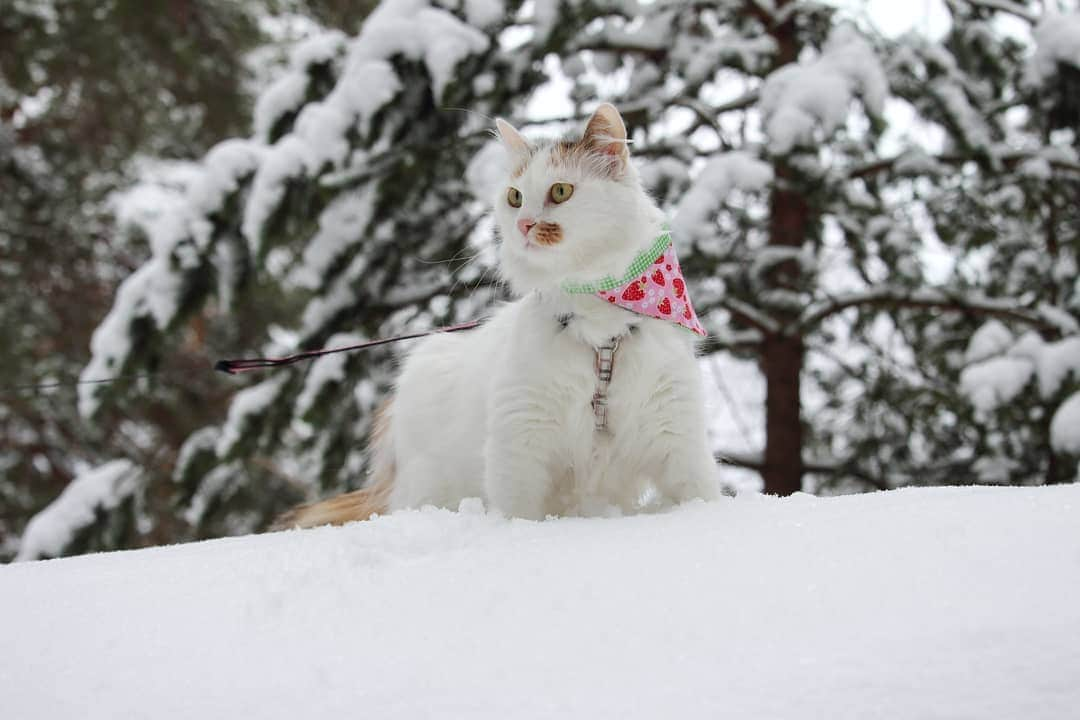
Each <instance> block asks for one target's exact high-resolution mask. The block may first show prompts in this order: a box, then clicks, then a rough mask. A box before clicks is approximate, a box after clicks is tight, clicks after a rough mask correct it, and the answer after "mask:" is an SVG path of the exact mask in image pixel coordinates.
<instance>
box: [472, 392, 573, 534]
mask: <svg viewBox="0 0 1080 720" xmlns="http://www.w3.org/2000/svg"><path fill="white" fill-rule="evenodd" d="M515 405H516V407H514V408H513V409H512V410H511V409H509V408H504V409H503V411H502V412H499V413H496V414H495V415H494V416H493V417H492V422H491V423H490V426H489V431H488V437H487V442H486V445H485V448H484V491H485V494H486V495H487V500H488V502H489V504H490V505H491V506H492V507H493V508H495V509H496V510H499V511H500V512H502V513H505V514H506V515H508V516H510V517H520V518H527V519H530V520H543V519H544V518H545V517H546V516H547V515H548V514H549V512H551V501H552V495H553V492H554V485H555V482H554V478H553V476H552V474H551V467H552V458H553V456H554V455H555V454H556V448H555V445H556V434H557V433H556V429H555V427H554V426H553V423H552V421H551V412H550V410H548V409H545V408H542V407H540V405H539V404H529V403H521V402H518V403H515Z"/></svg>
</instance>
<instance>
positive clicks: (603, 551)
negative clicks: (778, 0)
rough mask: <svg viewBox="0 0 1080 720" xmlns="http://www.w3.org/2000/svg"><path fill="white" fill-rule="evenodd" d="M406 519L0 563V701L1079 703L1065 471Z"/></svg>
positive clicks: (176, 714) (383, 706)
mask: <svg viewBox="0 0 1080 720" xmlns="http://www.w3.org/2000/svg"><path fill="white" fill-rule="evenodd" d="M462 509H463V512H461V513H453V512H448V511H436V510H421V511H414V512H402V513H398V514H395V515H392V516H389V517H383V518H378V519H376V520H374V521H371V522H366V523H357V524H353V525H351V526H348V527H344V528H321V529H316V530H310V531H294V532H286V533H278V534H273V535H264V536H252V537H244V538H232V539H225V540H214V541H209V542H203V543H198V544H192V545H184V546H173V547H165V548H155V549H149V550H139V551H132V552H122V553H111V554H99V555H90V556H83V557H77V558H71V559H66V560H57V561H50V562H41V563H22V564H16V565H11V566H4V567H0V618H2V619H0V636H2V637H3V638H4V640H5V644H6V647H8V648H10V649H12V651H9V652H6V653H3V654H0V686H2V687H3V688H4V692H3V693H2V694H0V716H2V717H10V718H16V717H17V718H20V719H24V720H34V719H35V718H57V717H76V716H77V717H80V718H87V719H93V718H115V717H140V716H143V715H145V714H146V712H147V708H153V712H152V714H153V716H154V717H155V718H161V719H164V720H168V718H185V719H186V718H191V717H222V718H224V717H259V718H265V719H267V720H272V719H274V718H293V717H334V716H346V717H347V716H352V715H357V714H362V715H363V716H365V717H378V718H417V717H458V718H507V717H513V718H519V719H527V718H549V717H566V718H604V717H619V718H660V717H678V718H716V717H731V718H756V719H760V720H768V719H773V718H775V719H779V718H813V717H829V718H838V719H842V718H860V719H862V718H875V719H888V718H896V719H898V720H900V719H903V720H907V719H908V718H928V717H948V718H971V719H972V720H974V719H976V718H980V719H981V718H1025V719H1028V720H1040V719H1042V718H1046V719H1047V720H1049V719H1051V718H1053V719H1057V718H1064V717H1070V716H1071V715H1072V714H1073V713H1074V711H1075V708H1076V706H1077V704H1078V703H1080V684H1077V683H1076V678H1077V676H1078V675H1080V646H1078V645H1077V643H1076V638H1077V637H1078V636H1080V604H1078V603H1076V601H1075V593H1073V592H1072V590H1073V589H1075V588H1077V587H1080V563H1078V562H1077V561H1076V560H1077V558H1080V534H1078V533H1077V532H1076V528H1077V526H1078V524H1080V486H1077V485H1072V486H1057V487H1044V488H935V489H912V490H902V491H894V492H889V493H878V494H872V495H861V496H847V497H839V498H815V497H811V496H806V495H796V496H793V497H790V498H787V499H777V498H773V497H767V496H761V495H752V494H751V495H744V496H740V497H738V498H734V499H724V500H721V501H717V502H714V503H708V504H705V503H697V504H691V505H688V506H684V507H682V508H679V509H677V510H675V511H672V512H669V513H665V514H659V515H647V516H637V517H629V518H617V519H562V520H551V521H547V522H542V523H534V522H526V521H518V520H514V521H510V520H505V519H501V518H498V517H495V516H493V515H490V514H485V513H483V511H482V509H481V508H480V506H479V503H478V502H477V501H470V502H466V503H464V504H463V507H462Z"/></svg>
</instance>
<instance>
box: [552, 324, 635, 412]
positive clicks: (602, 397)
mask: <svg viewBox="0 0 1080 720" xmlns="http://www.w3.org/2000/svg"><path fill="white" fill-rule="evenodd" d="M573 319H574V314H573V313H566V314H564V315H558V316H556V318H555V322H557V323H559V327H560V328H561V329H563V330H565V329H566V328H567V327H568V326H569V325H570V321H571V320H573ZM636 329H637V325H628V326H627V328H626V331H625V332H623V333H622V334H620V335H614V336H612V337H610V338H608V340H607V342H605V343H604V344H603V345H601V346H599V347H594V348H593V369H594V371H595V372H596V390H594V391H593V395H592V399H591V400H590V401H589V406H590V407H591V408H592V411H593V429H594V430H595V431H596V432H600V433H607V432H611V431H610V429H609V428H608V404H607V400H608V387H609V386H610V385H611V374H612V372H613V371H614V370H615V354H616V353H617V352H618V351H619V342H620V341H621V340H622V339H623V337H625V336H626V335H628V334H629V333H632V332H633V331H634V330H636Z"/></svg>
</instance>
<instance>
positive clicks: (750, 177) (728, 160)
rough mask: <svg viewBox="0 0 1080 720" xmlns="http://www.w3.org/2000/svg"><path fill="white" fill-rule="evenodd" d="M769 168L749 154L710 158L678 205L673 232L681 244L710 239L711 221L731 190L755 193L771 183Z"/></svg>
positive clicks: (770, 170)
mask: <svg viewBox="0 0 1080 720" xmlns="http://www.w3.org/2000/svg"><path fill="white" fill-rule="evenodd" d="M772 179H773V171H772V166H770V165H769V164H768V163H766V162H763V161H762V160H760V159H758V158H757V157H755V156H754V155H752V154H751V153H747V152H742V151H736V152H727V153H721V154H718V155H715V156H713V157H711V158H709V161H708V162H707V163H705V166H704V167H703V168H702V169H701V172H700V173H699V174H698V176H697V177H696V178H695V179H694V184H693V186H692V187H691V188H690V191H689V192H687V193H686V195H685V196H684V197H683V199H682V202H680V203H679V208H678V211H677V212H676V215H675V219H674V220H673V222H672V229H673V230H674V232H675V235H676V237H678V238H680V242H686V243H688V244H689V243H690V242H693V241H695V240H698V239H701V238H710V237H713V236H714V235H715V234H716V232H715V229H714V228H713V227H712V225H711V222H710V220H711V218H712V217H713V215H715V213H716V212H717V211H718V210H719V209H720V208H721V207H722V206H723V204H724V202H725V201H726V200H727V196H728V195H729V194H730V193H731V192H732V191H734V190H742V191H745V192H756V191H758V190H762V189H764V188H765V187H766V186H767V185H768V184H769V183H771V182H772Z"/></svg>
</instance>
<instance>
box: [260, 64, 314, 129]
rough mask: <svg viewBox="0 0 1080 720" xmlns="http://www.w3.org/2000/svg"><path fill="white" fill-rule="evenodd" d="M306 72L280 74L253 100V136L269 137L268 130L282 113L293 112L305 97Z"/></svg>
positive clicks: (306, 85)
mask: <svg viewBox="0 0 1080 720" xmlns="http://www.w3.org/2000/svg"><path fill="white" fill-rule="evenodd" d="M307 87H308V76H307V73H306V72H297V71H292V72H289V73H286V74H285V75H282V76H281V77H280V78H278V79H277V80H275V81H274V83H273V84H272V85H270V87H268V88H267V89H266V90H264V91H263V92H262V93H260V95H259V97H258V99H257V100H256V101H255V136H256V137H258V138H260V139H262V140H264V141H265V140H269V139H270V131H271V130H272V129H273V127H274V124H275V123H276V122H277V121H278V119H280V118H281V117H282V116H283V115H286V114H288V113H290V112H295V111H296V109H297V108H299V107H300V105H302V104H303V102H304V98H305V97H307Z"/></svg>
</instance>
